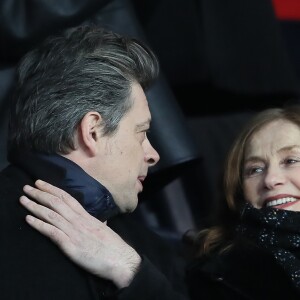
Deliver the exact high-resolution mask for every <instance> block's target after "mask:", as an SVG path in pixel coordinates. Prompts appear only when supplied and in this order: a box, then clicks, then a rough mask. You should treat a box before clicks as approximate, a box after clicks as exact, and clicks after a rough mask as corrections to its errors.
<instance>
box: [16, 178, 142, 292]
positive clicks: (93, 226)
mask: <svg viewBox="0 0 300 300" xmlns="http://www.w3.org/2000/svg"><path fill="white" fill-rule="evenodd" d="M35 185H36V188H34V187H31V186H29V185H26V186H24V192H25V194H26V195H28V196H29V197H30V198H31V199H34V200H35V201H36V202H34V201H32V200H30V199H29V198H28V197H26V196H21V198H20V203H21V204H22V205H23V206H24V207H25V208H26V209H27V210H29V211H30V213H31V214H32V215H27V216H26V221H27V223H28V224H29V225H30V226H31V227H33V228H34V229H36V230H37V231H39V232H40V233H42V234H43V235H45V236H47V237H48V238H50V239H51V240H52V241H53V242H54V243H55V244H56V245H57V246H58V247H59V248H60V249H61V250H62V251H63V252H64V253H65V254H66V255H67V256H68V257H69V258H70V259H71V260H72V261H73V262H74V263H76V264H77V265H79V266H80V267H82V268H83V269H85V270H87V271H88V272H90V273H92V274H94V275H96V276H98V277H101V278H105V279H108V280H111V281H113V282H114V283H115V285H116V286H117V287H119V288H122V287H126V286H128V285H129V284H130V282H131V281H132V279H133V277H134V275H135V274H136V272H137V270H138V268H139V265H140V262H141V258H140V256H139V255H138V254H137V252H136V251H135V250H134V249H133V248H132V247H130V246H129V245H128V244H127V243H126V242H125V241H124V240H123V239H122V238H121V237H120V236H119V235H117V234H116V233H115V232H114V231H113V230H112V229H111V228H109V227H108V226H107V225H106V224H105V223H102V222H101V221H99V220H98V219H96V218H95V217H93V216H91V215H90V214H89V213H88V212H86V211H85V209H84V208H83V207H82V206H81V205H80V204H79V202H78V201H77V200H76V199H74V198H73V197H72V196H70V195H69V194H68V193H66V192H65V191H63V190H61V189H59V188H57V187H55V186H52V185H51V184H48V183H46V182H44V181H41V180H37V181H36V183H35Z"/></svg>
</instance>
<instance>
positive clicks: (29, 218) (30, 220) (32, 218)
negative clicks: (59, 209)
mask: <svg viewBox="0 0 300 300" xmlns="http://www.w3.org/2000/svg"><path fill="white" fill-rule="evenodd" d="M26 221H27V222H28V223H33V222H34V217H33V216H30V215H27V216H26Z"/></svg>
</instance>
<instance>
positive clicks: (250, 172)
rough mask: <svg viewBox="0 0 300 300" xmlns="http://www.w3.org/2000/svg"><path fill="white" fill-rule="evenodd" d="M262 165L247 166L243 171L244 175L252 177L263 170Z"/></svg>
mask: <svg viewBox="0 0 300 300" xmlns="http://www.w3.org/2000/svg"><path fill="white" fill-rule="evenodd" d="M263 170H264V169H263V167H247V168H246V169H245V171H244V176H246V177H252V176H256V175H259V174H260V173H262V172H263Z"/></svg>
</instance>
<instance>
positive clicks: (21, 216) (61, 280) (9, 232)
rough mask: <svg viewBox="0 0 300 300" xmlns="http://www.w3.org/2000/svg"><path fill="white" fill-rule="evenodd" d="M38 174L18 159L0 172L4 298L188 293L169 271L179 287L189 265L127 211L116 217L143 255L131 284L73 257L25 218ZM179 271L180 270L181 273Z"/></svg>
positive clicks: (1, 284)
mask: <svg viewBox="0 0 300 300" xmlns="http://www.w3.org/2000/svg"><path fill="white" fill-rule="evenodd" d="M44 171H45V172H47V170H44ZM36 179H37V178H32V177H30V176H29V175H28V174H26V173H25V172H24V171H23V170H22V169H21V168H19V167H16V166H13V165H9V166H8V167H7V168H5V169H4V170H3V171H2V172H1V173H0V182H1V187H0V222H1V224H0V227H1V248H0V249H1V250H0V270H1V274H2V275H1V279H0V291H1V299H3V300H8V299H13V300H17V299H30V300H34V299H39V300H40V299H43V300H50V299H51V300H54V299H55V300H59V299H61V300H65V299H70V300H71V299H72V300H76V299H78V300H79V299H80V300H84V299H131V300H133V299H185V298H184V296H182V295H180V293H177V292H176V291H175V288H174V287H172V286H171V284H170V281H168V280H167V277H169V276H170V279H171V280H173V279H174V282H175V284H176V288H179V286H180V285H181V284H182V281H181V276H182V274H180V272H182V271H183V269H182V268H181V267H180V268H179V269H177V270H176V266H177V265H178V264H179V260H177V258H175V259H174V257H173V254H172V251H170V249H169V248H168V246H166V245H165V244H164V242H163V241H162V240H161V239H160V238H158V237H157V236H156V235H155V234H154V233H153V232H151V231H144V230H143V227H142V225H141V224H139V225H138V226H132V225H131V226H129V227H128V231H127V229H126V226H127V225H126V222H127V221H126V220H125V219H126V218H125V217H120V218H119V217H115V219H114V220H112V221H111V223H112V227H113V228H115V229H118V228H119V231H120V234H121V236H124V239H125V240H127V241H128V242H129V243H130V244H131V245H132V246H134V247H136V248H137V250H138V251H139V252H140V254H141V256H142V258H143V260H142V265H141V268H140V271H139V272H138V274H137V276H136V278H135V279H134V280H133V282H132V284H131V285H130V286H129V287H127V288H124V289H122V290H121V291H117V290H116V288H115V287H114V286H113V285H112V284H111V283H110V282H107V281H104V280H99V279H98V278H96V277H94V276H93V275H91V274H89V273H87V272H86V271H84V270H82V269H81V268H79V267H77V266H76V265H75V264H74V263H72V262H71V261H70V260H69V259H68V258H67V257H66V256H65V255H64V254H63V253H62V251H61V250H60V249H59V248H58V247H57V246H56V245H55V244H54V243H53V242H51V241H50V240H49V239H48V238H46V237H44V236H43V235H42V234H40V233H39V232H37V231H36V230H34V229H33V228H31V227H30V226H29V225H28V224H26V222H25V216H26V214H28V212H27V211H26V209H24V208H23V207H22V206H21V205H20V203H19V198H20V196H21V195H23V194H24V193H23V191H22V188H23V186H24V185H25V184H30V185H34V181H35V180H36ZM128 217H129V216H128ZM118 218H119V219H118ZM122 218H124V220H123V219H122ZM148 246H149V247H148ZM168 249H169V250H168ZM146 252H149V256H148V255H147V253H146ZM149 258H151V260H153V262H150V259H149ZM178 259H179V258H178ZM159 268H161V270H162V272H161V271H160V270H159ZM178 271H179V273H177V272H178ZM174 274H179V275H178V277H176V275H175V277H176V278H175V277H174ZM172 277H173V279H172Z"/></svg>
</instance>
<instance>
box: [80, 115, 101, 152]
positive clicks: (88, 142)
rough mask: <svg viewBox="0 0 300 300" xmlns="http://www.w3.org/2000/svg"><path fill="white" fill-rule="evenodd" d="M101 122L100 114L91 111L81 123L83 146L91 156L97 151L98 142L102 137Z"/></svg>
mask: <svg viewBox="0 0 300 300" xmlns="http://www.w3.org/2000/svg"><path fill="white" fill-rule="evenodd" d="M100 123H101V116H100V114H99V113H98V112H95V111H90V112H88V113H87V114H86V115H85V116H84V117H83V119H82V120H81V122H80V125H79V131H80V133H81V137H80V138H81V141H82V144H83V145H82V146H83V147H84V148H85V150H87V151H88V152H89V155H91V156H94V155H95V154H96V152H97V142H99V138H100Z"/></svg>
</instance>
